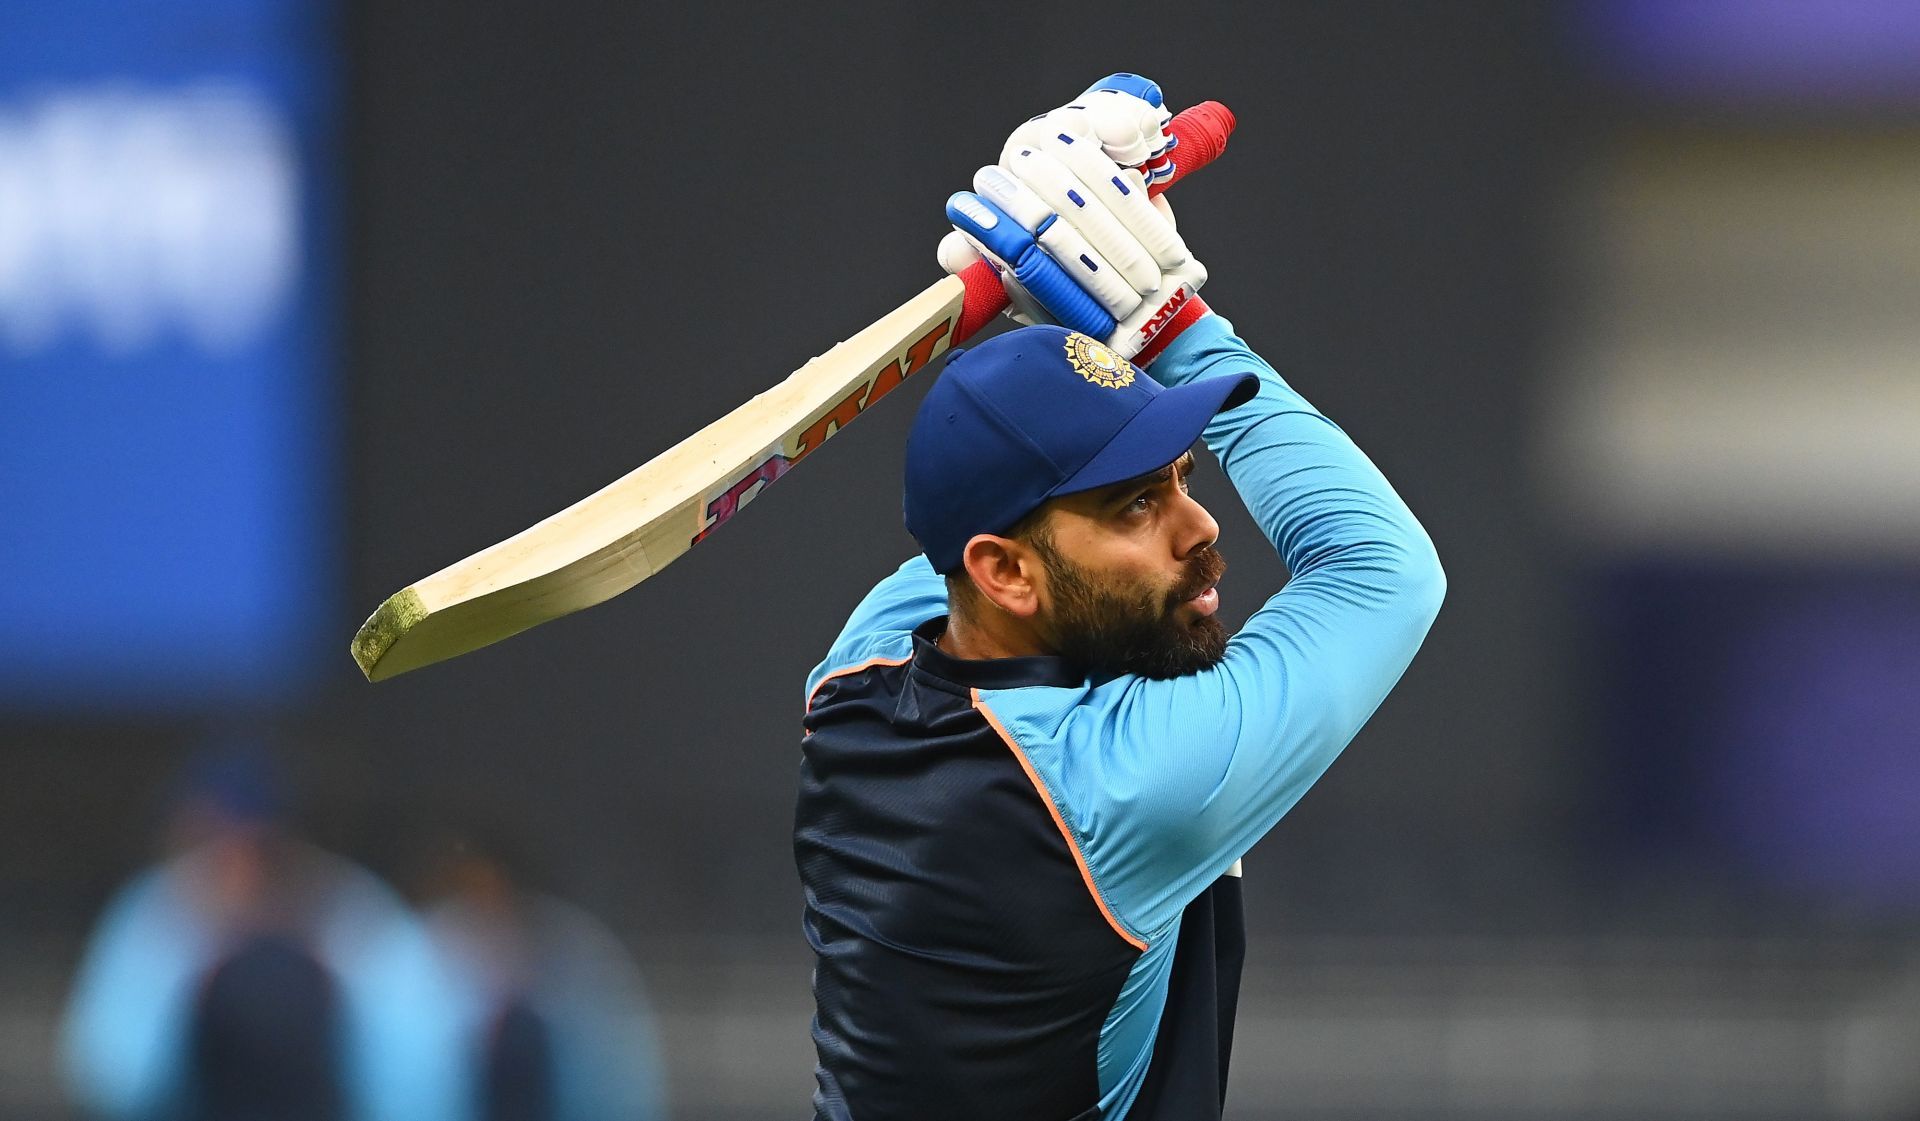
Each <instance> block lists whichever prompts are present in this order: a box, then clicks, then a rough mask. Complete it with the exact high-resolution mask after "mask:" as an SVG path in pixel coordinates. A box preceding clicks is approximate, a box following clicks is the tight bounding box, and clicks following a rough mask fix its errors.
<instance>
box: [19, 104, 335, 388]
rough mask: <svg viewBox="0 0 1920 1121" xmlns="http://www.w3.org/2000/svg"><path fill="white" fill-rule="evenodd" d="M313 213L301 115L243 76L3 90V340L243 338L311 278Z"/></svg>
mask: <svg viewBox="0 0 1920 1121" xmlns="http://www.w3.org/2000/svg"><path fill="white" fill-rule="evenodd" d="M299 215H300V198H299V168H298V166H297V158H296V146H295V143H294V139H293V135H292V129H291V128H290V126H289V125H288V123H287V122H286V121H285V119H284V118H283V117H282V115H281V112H280V110H278V109H277V108H276V107H275V106H273V105H272V104H271V103H269V102H267V101H265V100H263V99H261V98H260V97H258V96H256V95H254V94H253V93H251V92H250V91H248V90H247V89H246V88H244V87H241V86H236V85H229V84H204V85H195V86H191V87H188V88H185V89H180V90H171V91H168V90H152V89H140V88H136V87H133V86H129V85H123V84H114V85H103V86H93V87H79V88H68V89H61V90H56V91H53V92H48V93H42V94H39V95H37V96H32V97H29V98H26V99H21V100H14V101H9V102H0V346H4V348H5V349H6V350H8V351H11V352H13V353H14V354H16V355H23V356H24V355H31V354H36V353H40V352H43V351H45V350H47V349H48V348H50V347H53V346H55V345H58V344H60V343H62V342H65V341H72V340H74V339H75V338H76V337H78V338H81V339H85V340H87V341H89V342H91V343H93V344H94V345H96V346H98V347H99V348H100V349H101V350H102V351H104V352H105V353H107V354H111V355H116V356H118V355H126V354H129V353H133V352H136V351H139V350H141V349H143V348H145V347H147V346H149V345H151V344H152V343H153V342H155V341H156V340H157V339H158V338H160V337H162V336H163V335H164V334H165V333H166V332H168V331H179V332H182V333H184V334H185V336H186V337H187V338H188V339H189V340H191V342H192V343H193V344H194V345H196V346H198V347H200V348H202V349H204V350H205V351H207V352H210V353H212V354H228V353H232V352H234V351H236V350H239V349H241V348H244V347H246V346H247V345H249V344H250V343H252V342H253V341H255V340H256V339H258V338H259V337H260V335H261V334H262V333H263V332H265V331H267V330H269V329H270V328H271V327H272V326H273V324H274V322H275V321H276V318H277V316H278V315H279V314H280V313H281V312H282V311H283V309H284V308H285V306H286V304H287V301H288V299H289V297H290V294H291V292H292V291H293V289H294V287H295V285H296V282H297V280H298V278H299V273H300V267H301V261H300V244H301V243H300V229H299Z"/></svg>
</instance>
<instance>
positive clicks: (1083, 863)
mask: <svg viewBox="0 0 1920 1121" xmlns="http://www.w3.org/2000/svg"><path fill="white" fill-rule="evenodd" d="M968 693H970V694H971V695H972V697H973V707H974V709H975V710H976V711H978V712H979V713H980V715H981V716H984V717H986V719H987V723H988V724H989V725H991V726H992V728H993V730H994V731H995V732H997V733H999V736H1000V738H1001V739H1002V740H1005V741H1006V744H1007V747H1008V749H1010V750H1011V751H1012V752H1013V757H1014V758H1015V759H1017V760H1019V761H1020V769H1021V770H1023V771H1025V772H1027V780H1028V781H1029V782H1031V783H1033V788H1034V790H1036V791H1038V792H1039V794H1040V800H1041V801H1042V802H1045V803H1046V805H1047V812H1048V813H1049V814H1052V815H1053V824H1054V825H1055V826H1057V827H1058V828H1059V830H1060V835H1061V836H1062V837H1064V838H1066V841H1067V851H1069V852H1071V853H1073V862H1074V863H1075V864H1077V865H1079V866H1080V878H1081V879H1082V880H1085V881H1086V884H1087V894H1089V895H1091V896H1093V901H1094V903H1095V904H1096V905H1098V906H1099V908H1100V913H1101V914H1102V915H1104V916H1106V920H1107V925H1108V926H1110V927H1112V928H1113V932H1114V933H1115V934H1118V935H1119V936H1120V937H1121V938H1123V939H1125V940H1126V942H1127V944H1128V945H1130V946H1132V947H1133V948H1134V949H1136V950H1139V951H1140V952H1141V953H1143V954H1144V953H1146V952H1147V944H1146V943H1145V942H1143V941H1141V940H1140V939H1138V938H1135V937H1134V936H1133V935H1132V934H1129V933H1128V932H1127V928H1126V927H1124V926H1121V925H1120V920H1119V919H1118V918H1117V917H1115V915H1114V913H1113V911H1112V910H1110V909H1109V908H1108V907H1107V901H1106V899H1105V898H1103V897H1102V896H1101V894H1100V889H1099V888H1098V887H1095V886H1094V883H1093V869H1092V868H1090V867H1088V866H1087V858H1086V857H1085V856H1084V855H1082V854H1081V852H1080V845H1079V843H1078V842H1076V841H1075V840H1074V839H1073V830H1071V829H1068V828H1067V819H1066V818H1063V817H1061V816H1060V807H1058V806H1056V805H1054V803H1053V792H1052V791H1050V790H1048V789H1047V783H1046V780H1045V779H1042V778H1041V777H1040V772H1039V771H1036V770H1034V769H1033V763H1032V762H1031V761H1029V760H1028V759H1027V753H1026V752H1025V751H1024V750H1022V749H1021V747H1020V741H1019V740H1016V739H1014V738H1013V733H1012V732H1009V731H1007V726H1006V725H1005V724H1002V723H1000V718H999V717H997V716H995V715H994V714H993V710H992V709H990V708H988V707H987V705H986V702H985V701H982V700H981V699H980V690H978V689H969V690H968Z"/></svg>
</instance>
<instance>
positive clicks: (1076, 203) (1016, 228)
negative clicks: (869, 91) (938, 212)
mask: <svg viewBox="0 0 1920 1121" xmlns="http://www.w3.org/2000/svg"><path fill="white" fill-rule="evenodd" d="M1142 94H1145V95H1146V96H1142ZM1149 97H1150V98H1151V100H1149ZM1171 119H1172V118H1171V114H1170V113H1168V112H1167V110H1166V108H1165V106H1164V104H1161V103H1160V98H1159V88H1158V87H1157V86H1154V85H1153V84H1152V83H1151V82H1148V81H1146V80H1145V79H1142V78H1137V77H1135V76H1133V75H1114V76H1112V77H1111V78H1106V79H1102V81H1101V82H1099V83H1096V84H1095V86H1094V87H1093V88H1092V89H1090V90H1088V91H1087V92H1086V93H1085V94H1083V95H1081V97H1080V98H1079V99H1077V100H1076V101H1075V102H1074V103H1072V104H1070V105H1067V106H1063V107H1061V108H1060V109H1056V110H1053V111H1051V112H1048V113H1043V114H1041V115H1040V116H1038V117H1035V118H1033V119H1032V120H1030V121H1028V122H1026V123H1025V124H1023V125H1021V126H1020V127H1019V128H1018V129H1016V130H1015V131H1014V133H1013V135H1012V136H1011V137H1010V138H1009V139H1008V140H1007V143H1006V146H1005V148H1004V149H1003V150H1002V153H1001V160H1000V163H999V164H997V165H994V166H990V167H984V168H981V169H980V170H979V172H978V173H976V174H975V176H974V182H973V186H974V190H973V192H971V193H966V192H963V193H961V194H957V195H955V196H953V198H952V199H950V200H949V202H948V207H947V213H948V216H949V218H950V219H951V220H952V221H953V223H954V226H955V230H956V232H955V233H954V234H949V235H948V236H947V238H946V239H944V240H943V241H942V242H941V247H940V261H941V265H942V267H944V268H946V269H947V270H948V271H949V272H957V271H959V269H960V268H964V267H965V266H966V265H969V264H971V263H972V262H973V261H974V260H975V259H978V257H979V256H984V257H986V258H987V259H988V260H990V261H992V262H993V263H994V265H995V268H996V269H998V270H1000V273H1001V280H1002V282H1003V283H1004V284H1005V286H1006V288H1007V291H1008V297H1009V299H1010V300H1011V301H1012V303H1013V306H1014V309H1015V314H1016V318H1019V319H1021V320H1022V321H1023V322H1057V323H1060V324H1062V325H1064V326H1067V327H1070V328H1072V329H1074V330H1077V331H1081V332H1082V333H1085V334H1089V335H1092V336H1094V337H1095V338H1101V339H1105V340H1106V341H1107V343H1108V345H1109V346H1111V347H1112V348H1113V349H1115V350H1117V351H1119V352H1120V353H1121V354H1122V355H1124V356H1126V357H1129V358H1131V357H1133V356H1135V355H1137V354H1139V353H1140V352H1141V351H1142V350H1143V349H1146V348H1147V347H1149V346H1150V345H1151V344H1152V342H1153V341H1154V338H1155V337H1156V335H1157V334H1158V333H1159V331H1160V329H1161V328H1163V327H1165V326H1166V325H1167V324H1168V323H1169V322H1171V321H1172V318H1173V315H1174V313H1175V312H1177V311H1178V310H1179V309H1180V308H1181V307H1182V306H1184V305H1185V304H1186V303H1187V302H1188V301H1189V300H1191V299H1192V297H1193V294H1194V293H1195V292H1196V291H1198V290H1199V288H1200V286H1201V285H1202V284H1204V283H1206V279H1207V272H1206V268H1205V266H1204V265H1202V264H1201V263H1200V262H1199V261H1198V260H1196V259H1194V257H1193V256H1192V254H1191V253H1190V252H1189V251H1188V250H1187V246H1186V243H1185V241H1183V240H1182V239H1181V237H1180V235H1179V234H1178V233H1177V232H1176V231H1175V229H1174V224H1173V221H1172V214H1171V211H1169V210H1167V209H1166V208H1165V205H1164V203H1160V204H1158V205H1156V202H1155V201H1154V200H1149V198H1148V196H1147V183H1148V179H1149V177H1153V176H1164V175H1167V174H1171V167H1172V164H1171V161H1170V160H1169V159H1168V154H1169V152H1170V151H1171V148H1172V138H1171V137H1170V136H1169V135H1168V134H1167V132H1166V122H1167V121H1169V120H1171Z"/></svg>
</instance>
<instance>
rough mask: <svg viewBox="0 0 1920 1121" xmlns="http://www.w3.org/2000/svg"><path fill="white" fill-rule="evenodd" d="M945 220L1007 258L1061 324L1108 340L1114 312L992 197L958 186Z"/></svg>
mask: <svg viewBox="0 0 1920 1121" xmlns="http://www.w3.org/2000/svg"><path fill="white" fill-rule="evenodd" d="M947 220H948V221H949V222H952V223H953V225H954V228H955V229H957V230H959V231H960V232H961V233H964V234H966V235H967V236H968V237H971V238H973V239H974V240H975V241H977V242H979V243H980V244H981V245H984V246H986V248H987V251H988V252H989V253H992V254H993V255H994V256H996V257H998V258H1000V259H1001V260H1002V261H1005V262H1006V263H1007V266H1008V267H1009V268H1011V269H1013V275H1014V276H1015V277H1016V278H1018V279H1019V281H1020V284H1021V286H1022V287H1024V288H1025V289H1026V290H1027V291H1028V292H1029V293H1031V294H1032V295H1033V298H1034V299H1035V300H1036V301H1038V302H1039V304H1040V306H1041V307H1043V308H1046V309H1047V314H1048V315H1051V316H1053V318H1054V321H1055V322H1057V323H1059V324H1060V325H1061V326H1063V327H1067V328H1069V329H1071V330H1075V331H1079V332H1080V333H1081V334H1083V335H1092V336H1093V337H1094V338H1096V339H1101V340H1105V339H1106V338H1107V337H1108V336H1109V335H1111V334H1113V329H1114V327H1115V326H1116V324H1115V322H1114V319H1113V316H1111V315H1109V314H1107V309H1106V308H1103V307H1101V306H1100V303H1099V301H1097V300H1095V299H1094V298H1093V297H1092V296H1091V295H1089V294H1088V293H1087V290H1086V289H1084V288H1082V287H1080V285H1079V284H1077V283H1075V282H1074V279H1073V277H1071V276H1069V275H1068V274H1067V270H1065V269H1063V268H1061V267H1060V264H1059V262H1057V261H1055V260H1054V259H1053V258H1052V257H1049V256H1047V252H1046V250H1044V249H1042V248H1040V245H1039V243H1038V242H1036V241H1034V240H1033V235H1032V234H1030V233H1028V232H1027V231H1026V228H1025V227H1023V226H1021V225H1020V223H1018V222H1016V221H1014V220H1013V219H1012V218H1011V217H1009V216H1008V215H1007V212H1006V211H1004V210H1001V209H1000V208H999V207H997V206H995V205H994V204H993V203H991V202H989V201H987V200H986V199H984V198H981V197H980V196H979V195H976V194H974V193H973V192H972V191H960V192H957V193H956V194H954V195H952V196H951V197H949V198H948V199H947Z"/></svg>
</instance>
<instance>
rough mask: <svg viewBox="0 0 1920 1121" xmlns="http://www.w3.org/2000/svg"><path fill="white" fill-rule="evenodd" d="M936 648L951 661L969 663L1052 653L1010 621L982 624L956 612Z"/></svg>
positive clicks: (1026, 630) (949, 617) (1031, 635)
mask: <svg viewBox="0 0 1920 1121" xmlns="http://www.w3.org/2000/svg"><path fill="white" fill-rule="evenodd" d="M995 615H997V616H998V615H999V613H998V612H996V613H995ZM936 645H938V646H939V647H940V649H941V651H942V652H944V653H946V654H948V655H951V656H952V657H955V658H964V659H967V660H970V661H981V660H985V659H988V658H1023V657H1027V656H1028V655H1032V654H1051V653H1053V651H1051V650H1049V649H1047V647H1046V646H1044V645H1042V644H1041V642H1040V641H1039V639H1038V637H1037V636H1035V635H1034V634H1033V633H1032V632H1031V631H1030V630H1028V629H1027V628H1025V627H1022V626H1019V625H1017V621H1016V620H1014V619H1012V618H1010V617H1005V616H1000V617H998V618H995V619H992V620H983V619H975V618H969V617H967V616H965V615H962V614H961V613H960V612H957V611H956V612H954V613H953V614H951V615H949V616H948V617H947V629H946V630H945V631H942V632H941V634H940V638H939V641H938V642H937V643H936Z"/></svg>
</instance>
